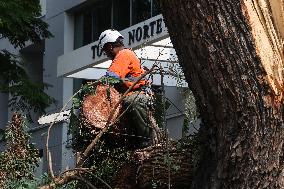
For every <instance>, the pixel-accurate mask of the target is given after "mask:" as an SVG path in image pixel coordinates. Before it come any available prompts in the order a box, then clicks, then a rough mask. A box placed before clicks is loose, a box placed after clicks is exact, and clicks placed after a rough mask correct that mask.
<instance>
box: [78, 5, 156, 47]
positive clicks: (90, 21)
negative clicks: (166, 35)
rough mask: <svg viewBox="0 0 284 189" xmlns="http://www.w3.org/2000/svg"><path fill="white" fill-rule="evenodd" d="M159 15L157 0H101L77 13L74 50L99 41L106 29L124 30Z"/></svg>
mask: <svg viewBox="0 0 284 189" xmlns="http://www.w3.org/2000/svg"><path fill="white" fill-rule="evenodd" d="M158 14H159V10H158V8H157V0H104V1H103V0H99V1H97V2H96V3H94V4H93V5H92V6H88V7H85V8H84V9H81V10H79V11H77V12H76V13H75V24H74V25H75V28H74V33H75V36H74V49H77V48H79V47H82V46H84V45H87V44H89V43H92V42H94V41H96V40H98V38H99V35H100V33H101V32H102V31H104V30H106V29H109V28H114V29H116V30H123V29H125V28H127V27H129V26H131V25H134V24H137V23H139V22H142V21H143V20H146V19H149V18H151V17H153V16H156V15H158Z"/></svg>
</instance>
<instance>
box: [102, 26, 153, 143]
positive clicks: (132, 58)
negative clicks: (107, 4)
mask: <svg viewBox="0 0 284 189" xmlns="http://www.w3.org/2000/svg"><path fill="white" fill-rule="evenodd" d="M99 47H100V48H101V50H102V51H103V52H104V53H105V54H106V55H107V57H108V58H110V59H111V60H112V63H111V65H110V67H109V68H108V70H107V72H106V76H107V77H113V78H116V79H119V80H121V81H122V85H120V86H119V88H118V91H119V92H125V91H126V90H127V89H128V88H129V87H130V86H131V85H132V84H133V83H134V82H135V81H136V80H137V78H139V77H140V76H141V75H142V74H143V73H144V70H143V69H142V68H141V64H140V60H139V59H138V58H137V56H136V55H135V53H134V52H133V51H132V50H131V49H128V48H125V47H124V44H123V36H122V35H121V34H120V33H119V32H118V31H116V30H113V29H108V30H105V31H104V32H102V33H101V35H100V37H99ZM147 84H148V81H147V80H146V79H145V78H143V79H141V80H140V81H139V82H138V83H137V84H136V85H135V86H134V87H133V88H132V90H131V91H130V92H129V93H128V94H127V96H126V98H125V99H124V102H123V107H124V108H127V112H126V116H127V120H128V124H127V126H126V127H127V129H128V130H129V133H131V134H133V135H134V136H136V137H135V141H136V142H135V143H136V145H137V147H145V146H148V145H149V144H150V142H151V140H149V138H150V135H151V133H152V127H151V126H150V120H149V116H148V115H149V114H148V111H149V106H148V105H149V101H150V98H151V97H150V96H149V95H148V94H147V93H146V91H145V89H146V86H147Z"/></svg>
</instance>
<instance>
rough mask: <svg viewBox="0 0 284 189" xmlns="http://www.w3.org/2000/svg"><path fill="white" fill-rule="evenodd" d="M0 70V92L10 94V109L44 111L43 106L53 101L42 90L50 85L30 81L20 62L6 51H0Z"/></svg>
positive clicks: (28, 111)
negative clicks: (0, 72)
mask: <svg viewBox="0 0 284 189" xmlns="http://www.w3.org/2000/svg"><path fill="white" fill-rule="evenodd" d="M0 70H1V71H2V74H1V75H0V92H4V93H10V94H11V96H12V98H10V100H9V106H10V107H11V108H12V110H16V111H20V110H21V111H26V112H27V113H30V111H34V112H39V113H45V112H44V110H45V108H47V107H48V106H49V105H51V104H52V103H55V100H54V98H52V97H50V96H48V95H47V94H46V93H45V92H44V89H47V88H48V87H50V85H48V84H46V83H37V82H32V81H31V80H30V79H29V77H28V75H27V73H26V72H25V70H24V69H23V67H22V65H21V62H19V61H18V59H17V57H16V56H14V55H12V54H11V53H9V52H8V51H0Z"/></svg>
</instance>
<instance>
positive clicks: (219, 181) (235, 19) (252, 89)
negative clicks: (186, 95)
mask: <svg viewBox="0 0 284 189" xmlns="http://www.w3.org/2000/svg"><path fill="white" fill-rule="evenodd" d="M275 2H276V1H274V4H269V3H270V2H269V1H268V0H244V1H240V0H234V1H232V0H160V3H161V6H162V8H161V9H162V13H163V16H164V19H165V23H166V25H167V27H168V30H169V34H170V37H171V40H172V43H173V45H174V47H175V50H176V52H177V55H178V58H179V61H180V64H181V66H182V68H183V70H184V73H185V76H186V79H187V81H188V83H189V85H190V88H191V89H192V91H193V93H194V95H195V97H196V100H197V106H198V108H199V111H200V113H201V116H202V120H203V126H202V127H201V129H200V136H201V137H202V149H203V153H202V154H201V155H202V156H201V159H200V164H199V169H198V170H197V173H196V174H195V175H196V177H195V179H194V182H193V188H198V189H200V188H284V179H283V178H284V170H283V166H284V163H283V158H284V157H283V137H284V135H283V134H284V133H283V131H284V124H283V99H282V95H283V79H282V77H283V73H282V72H283V45H282V42H283V40H282V39H283V38H282V37H283V36H281V32H278V31H279V30H278V28H277V26H275V25H274V24H275V23H276V21H275V20H273V18H271V14H270V13H271V11H272V10H271V8H273V6H274V7H277V5H276V6H275ZM279 2H280V3H279V4H280V5H281V6H282V8H283V1H282V0H279ZM281 2H282V3H281ZM280 10H283V9H281V8H280ZM272 12H274V13H275V9H273V11H272ZM278 13H279V12H278ZM278 13H277V14H278ZM275 14H276V13H275ZM281 14H282V13H281ZM282 16H283V14H282ZM282 18H283V17H282ZM278 21H279V20H278ZM282 24H283V23H282ZM281 27H282V26H281ZM281 27H280V28H281ZM282 33H283V31H282Z"/></svg>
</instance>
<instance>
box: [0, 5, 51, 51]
mask: <svg viewBox="0 0 284 189" xmlns="http://www.w3.org/2000/svg"><path fill="white" fill-rule="evenodd" d="M40 16H41V7H40V4H39V0H33V1H29V0H9V1H6V0H0V34H1V36H2V37H3V38H7V39H9V41H10V42H11V43H12V44H13V45H14V47H20V48H22V47H24V46H25V42H27V41H31V42H33V43H38V42H40V41H41V40H42V39H45V38H49V37H51V36H52V34H51V33H50V32H49V31H48V30H47V28H48V25H47V23H45V22H44V21H43V20H42V19H41V18H40Z"/></svg>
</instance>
